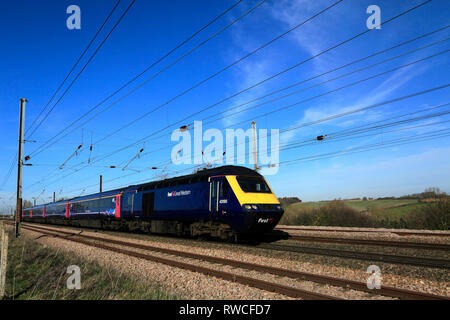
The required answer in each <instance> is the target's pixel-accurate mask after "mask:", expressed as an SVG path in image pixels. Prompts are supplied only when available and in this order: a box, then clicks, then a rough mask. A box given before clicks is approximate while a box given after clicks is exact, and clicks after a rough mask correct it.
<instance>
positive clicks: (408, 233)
mask: <svg viewBox="0 0 450 320" xmlns="http://www.w3.org/2000/svg"><path fill="white" fill-rule="evenodd" d="M275 230H283V231H290V230H291V231H292V230H298V231H317V232H352V233H361V232H368V233H392V234H396V235H398V236H421V237H446V238H448V237H450V232H449V233H429V232H419V231H400V230H396V231H394V230H395V229H392V230H355V229H328V228H307V227H276V228H275Z"/></svg>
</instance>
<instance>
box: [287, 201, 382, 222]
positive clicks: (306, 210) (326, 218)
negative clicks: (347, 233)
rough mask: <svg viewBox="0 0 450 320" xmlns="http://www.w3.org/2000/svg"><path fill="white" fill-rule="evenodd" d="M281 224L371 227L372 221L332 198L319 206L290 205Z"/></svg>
mask: <svg viewBox="0 0 450 320" xmlns="http://www.w3.org/2000/svg"><path fill="white" fill-rule="evenodd" d="M280 223H281V224H288V225H309V226H337V227H372V226H374V223H373V221H372V220H371V219H370V217H369V216H368V215H367V214H365V213H361V212H358V211H357V210H355V209H353V208H350V207H349V206H347V205H345V203H344V202H343V201H340V200H334V201H331V202H329V203H326V204H325V205H323V206H321V207H319V208H310V207H303V208H302V207H294V208H292V207H290V208H288V209H287V210H286V213H285V214H284V216H283V218H282V219H281V221H280Z"/></svg>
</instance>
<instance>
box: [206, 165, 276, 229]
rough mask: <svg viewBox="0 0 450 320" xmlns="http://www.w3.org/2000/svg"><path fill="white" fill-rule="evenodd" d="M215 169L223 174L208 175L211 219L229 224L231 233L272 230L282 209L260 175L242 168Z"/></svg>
mask: <svg viewBox="0 0 450 320" xmlns="http://www.w3.org/2000/svg"><path fill="white" fill-rule="evenodd" d="M218 170H220V171H222V170H223V171H224V174H219V175H211V176H210V177H209V189H210V192H209V201H208V203H209V208H208V209H209V210H208V211H209V212H210V214H211V221H213V222H216V223H224V224H227V225H229V226H230V227H231V229H232V232H233V234H240V235H256V234H264V233H267V232H270V231H272V230H273V228H274V227H275V226H276V225H277V224H278V222H279V221H280V219H281V217H282V215H283V212H284V210H283V208H282V206H281V204H280V202H279V201H278V199H277V197H276V196H275V194H274V193H273V191H272V189H271V188H270V186H269V184H268V183H267V181H266V180H265V179H264V177H263V176H262V175H260V174H259V173H257V172H256V171H253V170H250V169H248V168H245V167H235V166H227V167H222V168H218ZM222 237H223V236H222Z"/></svg>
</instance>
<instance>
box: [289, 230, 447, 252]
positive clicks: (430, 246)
mask: <svg viewBox="0 0 450 320" xmlns="http://www.w3.org/2000/svg"><path fill="white" fill-rule="evenodd" d="M289 239H290V240H296V241H307V242H322V243H339V244H341V243H342V244H356V245H365V246H366V245H369V246H382V247H397V248H411V249H426V250H442V251H450V245H449V244H443V243H419V242H406V241H392V240H372V239H346V238H330V237H312V236H300V235H293V234H290V235H289Z"/></svg>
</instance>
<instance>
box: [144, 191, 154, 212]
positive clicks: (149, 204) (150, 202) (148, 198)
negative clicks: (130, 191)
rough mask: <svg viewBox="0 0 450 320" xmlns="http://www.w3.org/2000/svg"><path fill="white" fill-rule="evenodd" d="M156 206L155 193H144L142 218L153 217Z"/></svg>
mask: <svg viewBox="0 0 450 320" xmlns="http://www.w3.org/2000/svg"><path fill="white" fill-rule="evenodd" d="M154 206H155V193H154V192H149V193H144V194H143V196H142V216H143V217H151V216H152V215H153V210H154Z"/></svg>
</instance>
